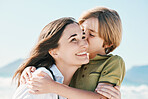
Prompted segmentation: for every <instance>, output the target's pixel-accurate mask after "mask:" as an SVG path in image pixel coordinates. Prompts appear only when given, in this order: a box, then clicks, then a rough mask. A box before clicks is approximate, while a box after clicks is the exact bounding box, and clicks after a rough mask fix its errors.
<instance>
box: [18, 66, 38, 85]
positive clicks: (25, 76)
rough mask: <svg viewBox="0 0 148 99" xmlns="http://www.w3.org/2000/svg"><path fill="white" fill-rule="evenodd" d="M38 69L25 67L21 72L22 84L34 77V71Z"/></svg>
mask: <svg viewBox="0 0 148 99" xmlns="http://www.w3.org/2000/svg"><path fill="white" fill-rule="evenodd" d="M35 70H36V68H35V67H33V66H29V67H27V68H25V69H24V70H23V72H22V74H21V78H20V84H26V82H27V81H29V79H30V78H31V77H32V72H34V71H35Z"/></svg>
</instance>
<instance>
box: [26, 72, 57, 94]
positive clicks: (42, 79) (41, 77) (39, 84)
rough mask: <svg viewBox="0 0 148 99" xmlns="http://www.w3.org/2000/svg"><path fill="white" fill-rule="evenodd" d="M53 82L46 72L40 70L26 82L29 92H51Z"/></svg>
mask: <svg viewBox="0 0 148 99" xmlns="http://www.w3.org/2000/svg"><path fill="white" fill-rule="evenodd" d="M55 83H56V82H55V81H54V80H52V79H51V77H50V76H49V75H48V74H47V73H45V72H43V71H40V72H39V73H38V74H37V76H33V77H32V78H31V79H30V81H28V82H27V84H28V85H27V87H28V88H29V89H31V90H29V93H31V94H46V93H53V89H54V85H55Z"/></svg>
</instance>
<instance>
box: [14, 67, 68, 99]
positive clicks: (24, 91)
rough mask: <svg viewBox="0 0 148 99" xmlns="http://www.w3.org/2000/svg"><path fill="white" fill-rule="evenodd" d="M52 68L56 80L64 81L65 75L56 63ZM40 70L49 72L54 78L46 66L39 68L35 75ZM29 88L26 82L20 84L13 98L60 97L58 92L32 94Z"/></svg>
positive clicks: (52, 98) (56, 98) (44, 98)
mask: <svg viewBox="0 0 148 99" xmlns="http://www.w3.org/2000/svg"><path fill="white" fill-rule="evenodd" d="M50 70H51V71H52V72H53V74H54V76H55V79H56V81H57V82H59V83H63V80H64V76H63V75H62V74H61V72H60V71H59V70H58V68H57V67H56V65H52V67H51V68H50ZM40 71H43V72H45V73H47V74H48V75H49V76H50V77H51V78H52V79H53V77H52V74H51V73H50V71H49V70H47V69H46V68H44V67H40V68H38V69H37V70H36V71H35V72H34V73H33V76H36V75H37V74H38V73H39V72H40ZM28 90H29V89H28V88H27V85H26V84H23V85H20V86H19V87H18V88H17V90H16V91H15V93H14V95H13V98H12V99H58V95H57V94H53V93H48V94H30V93H29V92H28ZM59 99H67V98H64V97H62V96H59Z"/></svg>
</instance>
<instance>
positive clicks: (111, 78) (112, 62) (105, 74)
mask: <svg viewBox="0 0 148 99" xmlns="http://www.w3.org/2000/svg"><path fill="white" fill-rule="evenodd" d="M124 76H125V63H124V61H123V59H122V58H121V57H120V56H117V55H115V56H112V57H111V58H110V59H109V60H107V61H106V64H105V66H104V68H103V70H102V72H101V76H100V79H99V81H98V82H99V83H111V84H113V85H118V86H120V85H121V83H122V81H123V78H124Z"/></svg>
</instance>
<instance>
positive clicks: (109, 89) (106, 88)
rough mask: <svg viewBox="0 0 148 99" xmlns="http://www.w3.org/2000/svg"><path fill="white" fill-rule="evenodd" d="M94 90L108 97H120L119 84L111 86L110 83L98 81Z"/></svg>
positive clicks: (118, 98) (110, 98) (115, 98)
mask: <svg viewBox="0 0 148 99" xmlns="http://www.w3.org/2000/svg"><path fill="white" fill-rule="evenodd" d="M96 92H97V93H99V94H101V95H103V96H105V97H107V98H109V99H121V93H120V87H119V86H115V87H113V86H112V85H111V84H107V83H99V84H98V86H97V88H96Z"/></svg>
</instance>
